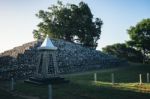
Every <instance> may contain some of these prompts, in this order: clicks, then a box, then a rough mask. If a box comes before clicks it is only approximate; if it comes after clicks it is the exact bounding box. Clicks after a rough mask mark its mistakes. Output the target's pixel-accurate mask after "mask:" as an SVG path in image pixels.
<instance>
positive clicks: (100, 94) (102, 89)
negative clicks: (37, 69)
mask: <svg viewBox="0 0 150 99" xmlns="http://www.w3.org/2000/svg"><path fill="white" fill-rule="evenodd" d="M94 72H97V74H98V75H97V76H98V81H97V82H96V83H95V82H93V73H94ZM147 72H150V66H149V65H135V64H132V66H128V67H123V68H119V69H118V68H117V69H107V70H100V71H93V72H87V73H80V74H77V75H76V74H73V75H67V76H65V77H66V79H69V80H70V83H68V84H61V85H54V86H53V99H127V98H129V99H131V98H132V99H150V84H143V85H142V86H140V85H138V83H137V82H138V79H139V78H138V75H139V73H141V74H142V76H143V82H145V81H146V77H145V76H146V73H147ZM111 73H114V74H115V82H117V84H115V85H111V80H110V77H111V76H110V75H111ZM47 90H48V89H47V86H36V85H31V84H25V83H22V82H17V84H16V91H17V92H21V93H22V94H25V95H30V96H38V97H40V98H41V99H47ZM0 93H1V92H0ZM0 99H1V96H0ZM8 99H9V98H8Z"/></svg>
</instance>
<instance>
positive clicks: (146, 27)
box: [127, 18, 150, 61]
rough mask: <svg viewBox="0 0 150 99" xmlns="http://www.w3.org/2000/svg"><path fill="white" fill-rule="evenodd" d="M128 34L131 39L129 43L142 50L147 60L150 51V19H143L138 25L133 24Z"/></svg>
mask: <svg viewBox="0 0 150 99" xmlns="http://www.w3.org/2000/svg"><path fill="white" fill-rule="evenodd" d="M128 34H129V37H130V39H131V40H130V41H128V42H127V44H128V45H129V46H131V47H134V48H136V49H138V50H140V51H141V52H142V53H143V61H145V60H146V55H148V54H149V53H150V19H149V18H148V19H143V20H142V21H140V22H139V23H137V24H136V26H131V27H130V29H128Z"/></svg>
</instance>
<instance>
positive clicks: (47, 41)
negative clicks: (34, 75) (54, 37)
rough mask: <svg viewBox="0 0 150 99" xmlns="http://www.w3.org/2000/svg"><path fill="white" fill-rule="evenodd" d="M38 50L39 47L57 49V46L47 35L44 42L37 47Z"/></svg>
mask: <svg viewBox="0 0 150 99" xmlns="http://www.w3.org/2000/svg"><path fill="white" fill-rule="evenodd" d="M38 49H39V50H40V49H41V50H42V49H46V50H57V47H55V46H54V45H53V43H52V41H51V40H50V38H49V36H48V35H47V36H46V38H45V40H44V42H43V43H42V45H41V46H40V47H39V48H38Z"/></svg>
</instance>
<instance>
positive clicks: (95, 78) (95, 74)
mask: <svg viewBox="0 0 150 99" xmlns="http://www.w3.org/2000/svg"><path fill="white" fill-rule="evenodd" d="M94 82H97V73H94Z"/></svg>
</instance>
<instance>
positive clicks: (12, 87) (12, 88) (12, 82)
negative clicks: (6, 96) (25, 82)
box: [10, 77, 14, 91]
mask: <svg viewBox="0 0 150 99" xmlns="http://www.w3.org/2000/svg"><path fill="white" fill-rule="evenodd" d="M10 90H11V91H13V90H14V78H13V77H12V78H11V89H10Z"/></svg>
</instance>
